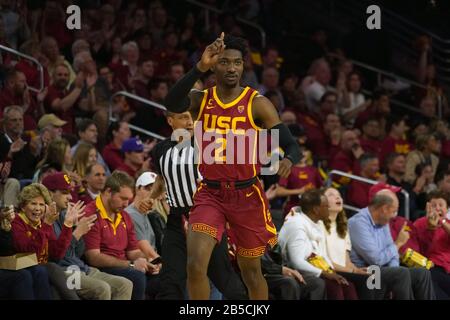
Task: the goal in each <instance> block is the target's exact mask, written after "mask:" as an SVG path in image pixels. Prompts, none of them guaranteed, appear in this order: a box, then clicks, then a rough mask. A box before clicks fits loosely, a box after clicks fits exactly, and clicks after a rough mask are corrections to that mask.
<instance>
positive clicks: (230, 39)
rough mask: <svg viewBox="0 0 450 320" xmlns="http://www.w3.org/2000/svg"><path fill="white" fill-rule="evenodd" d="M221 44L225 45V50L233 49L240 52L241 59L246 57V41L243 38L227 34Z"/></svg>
mask: <svg viewBox="0 0 450 320" xmlns="http://www.w3.org/2000/svg"><path fill="white" fill-rule="evenodd" d="M223 42H224V43H225V50H227V49H234V50H238V51H240V52H241V54H242V56H243V57H245V56H246V55H247V52H248V50H247V41H245V40H244V39H243V38H239V37H235V36H232V35H229V34H227V35H225V38H224V39H223Z"/></svg>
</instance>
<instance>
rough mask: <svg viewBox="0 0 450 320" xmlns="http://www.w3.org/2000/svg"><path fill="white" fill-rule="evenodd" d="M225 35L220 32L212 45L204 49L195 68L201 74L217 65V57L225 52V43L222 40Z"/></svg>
mask: <svg viewBox="0 0 450 320" xmlns="http://www.w3.org/2000/svg"><path fill="white" fill-rule="evenodd" d="M224 37H225V34H224V33H223V32H222V33H221V34H220V37H219V38H217V39H216V41H214V42H213V43H211V44H210V45H209V46H207V47H206V49H205V51H203V54H202V58H201V59H200V61H199V62H198V63H197V68H198V69H199V70H200V71H201V72H206V71H208V70H209V69H210V68H211V67H212V66H214V65H215V64H216V63H217V60H218V59H219V55H220V54H221V53H222V52H223V51H224V50H225V43H224V42H223V39H224Z"/></svg>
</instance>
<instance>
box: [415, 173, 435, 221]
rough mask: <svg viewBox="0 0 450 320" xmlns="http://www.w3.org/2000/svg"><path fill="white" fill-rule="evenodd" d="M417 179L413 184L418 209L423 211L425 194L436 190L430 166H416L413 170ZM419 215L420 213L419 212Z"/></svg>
mask: <svg viewBox="0 0 450 320" xmlns="http://www.w3.org/2000/svg"><path fill="white" fill-rule="evenodd" d="M415 174H416V176H417V179H416V180H415V181H414V182H413V185H414V189H413V191H414V193H415V194H416V199H417V200H416V201H417V206H418V209H420V210H425V204H426V202H427V194H428V193H429V192H431V191H433V190H436V189H437V186H436V185H435V184H434V181H433V168H432V167H431V165H430V164H418V165H417V167H416V170H415ZM419 215H421V214H420V212H419Z"/></svg>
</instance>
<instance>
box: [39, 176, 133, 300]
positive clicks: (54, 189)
mask: <svg viewBox="0 0 450 320" xmlns="http://www.w3.org/2000/svg"><path fill="white" fill-rule="evenodd" d="M68 179H69V178H68V177H67V176H65V175H64V174H63V173H61V172H59V173H55V174H51V175H49V176H47V177H46V178H45V179H44V180H43V181H42V183H43V184H44V186H45V187H46V188H47V189H48V190H49V192H50V195H51V197H52V200H53V201H54V202H55V204H56V211H57V212H58V214H59V218H58V219H56V221H55V223H54V224H53V229H54V230H53V231H54V233H55V235H56V236H57V237H59V236H60V235H61V234H63V233H64V232H65V230H64V229H65V224H64V223H65V219H66V215H68V214H70V210H72V207H76V208H78V212H79V213H81V215H83V214H84V208H85V207H84V205H82V203H81V202H78V203H76V204H73V203H70V200H71V195H70V188H71V186H70V183H69V182H68ZM96 218H97V216H95V215H92V216H89V217H82V218H81V219H80V220H79V221H78V222H77V224H76V227H75V225H74V230H73V231H72V233H71V234H72V236H71V237H70V238H71V242H70V245H69V247H68V248H67V250H66V252H64V256H63V258H61V259H60V260H59V261H58V264H59V265H60V266H61V267H63V268H73V266H77V267H79V268H80V288H78V289H77V290H76V292H77V294H78V295H79V296H80V297H81V298H83V299H94V300H111V299H113V300H129V299H130V298H131V291H132V287H133V284H132V283H131V281H129V280H128V279H125V278H122V277H117V276H113V275H109V274H107V273H103V272H100V271H99V270H98V269H96V268H92V267H89V266H88V265H87V264H86V263H84V261H83V260H81V255H82V254H83V252H84V241H83V239H82V237H83V236H84V235H85V234H86V233H87V232H89V230H90V229H91V228H92V226H93V225H94V222H95V219H96Z"/></svg>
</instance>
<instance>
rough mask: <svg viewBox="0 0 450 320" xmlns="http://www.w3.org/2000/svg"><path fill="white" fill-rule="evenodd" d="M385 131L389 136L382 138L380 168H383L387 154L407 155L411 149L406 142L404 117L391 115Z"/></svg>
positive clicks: (406, 126)
mask: <svg viewBox="0 0 450 320" xmlns="http://www.w3.org/2000/svg"><path fill="white" fill-rule="evenodd" d="M386 130H387V132H388V133H389V135H388V136H387V137H386V138H384V140H383V143H382V147H381V152H380V154H379V155H380V163H381V166H382V167H384V161H385V158H386V156H387V155H388V154H389V153H391V152H397V153H401V154H404V155H407V154H408V153H410V152H411V151H412V149H413V146H412V145H411V144H410V143H409V142H408V141H407V140H406V132H407V131H408V130H409V127H408V125H407V124H406V118H405V117H404V116H402V117H398V116H394V115H391V116H390V118H389V120H388V123H387V124H386Z"/></svg>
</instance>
